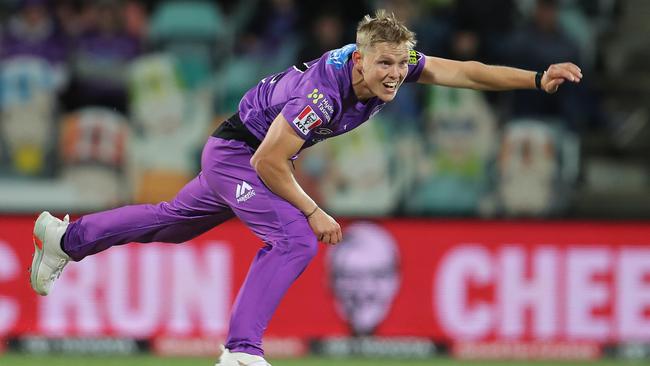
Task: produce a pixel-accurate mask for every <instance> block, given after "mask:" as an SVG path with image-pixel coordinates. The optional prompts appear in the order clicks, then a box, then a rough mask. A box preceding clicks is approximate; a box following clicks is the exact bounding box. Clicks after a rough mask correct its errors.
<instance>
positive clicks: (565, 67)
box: [546, 62, 582, 83]
mask: <svg viewBox="0 0 650 366" xmlns="http://www.w3.org/2000/svg"><path fill="white" fill-rule="evenodd" d="M546 72H547V73H548V76H549V78H550V79H556V78H564V79H566V80H569V81H572V82H574V83H579V82H580V80H582V70H580V68H579V67H578V66H576V65H574V64H572V63H570V62H565V63H561V64H553V65H551V66H549V68H548V70H547V71H546Z"/></svg>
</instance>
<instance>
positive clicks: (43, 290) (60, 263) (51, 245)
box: [29, 211, 70, 296]
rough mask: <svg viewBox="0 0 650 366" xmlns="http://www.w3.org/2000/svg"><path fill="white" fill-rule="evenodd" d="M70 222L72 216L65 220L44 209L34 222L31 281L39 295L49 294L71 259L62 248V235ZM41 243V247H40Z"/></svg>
mask: <svg viewBox="0 0 650 366" xmlns="http://www.w3.org/2000/svg"><path fill="white" fill-rule="evenodd" d="M69 224H70V216H68V215H65V217H64V218H63V221H61V220H59V219H57V218H56V217H54V216H52V215H50V213H49V212H47V211H43V212H42V213H41V214H40V215H39V216H38V219H36V223H35V224H34V257H33V258H32V267H31V268H30V272H31V275H30V277H29V282H30V283H31V285H32V288H33V289H34V291H36V293H38V294H39V295H43V296H45V295H47V294H48V293H49V292H50V288H51V287H52V283H54V281H55V280H56V279H57V278H59V276H60V275H61V272H62V271H63V267H65V265H66V264H68V262H69V261H70V256H68V255H67V254H66V253H65V252H64V251H63V250H62V249H61V237H62V236H63V233H65V231H66V229H67V228H68V225H69ZM39 245H40V247H39Z"/></svg>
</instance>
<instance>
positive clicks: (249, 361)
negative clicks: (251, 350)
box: [214, 345, 271, 366]
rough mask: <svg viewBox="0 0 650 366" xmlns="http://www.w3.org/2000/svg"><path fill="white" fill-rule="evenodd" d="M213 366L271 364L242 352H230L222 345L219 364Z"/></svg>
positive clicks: (265, 365) (261, 358)
mask: <svg viewBox="0 0 650 366" xmlns="http://www.w3.org/2000/svg"><path fill="white" fill-rule="evenodd" d="M214 366H271V364H270V363H268V362H266V360H265V359H264V357H262V356H256V355H249V354H248V353H243V352H230V351H229V350H228V349H227V348H226V347H224V346H223V345H222V346H221V357H220V358H219V363H217V364H215V365H214Z"/></svg>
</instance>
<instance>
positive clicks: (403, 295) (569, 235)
mask: <svg viewBox="0 0 650 366" xmlns="http://www.w3.org/2000/svg"><path fill="white" fill-rule="evenodd" d="M32 220H33V219H32V218H31V217H0V262H1V263H2V265H1V266H0V338H4V337H13V336H24V335H44V336H72V337H75V336H128V337H138V338H140V337H141V338H149V337H155V336H165V337H223V336H224V334H225V332H226V331H227V327H228V314H229V311H230V307H231V304H232V301H233V299H234V298H235V295H236V291H237V289H238V287H239V286H240V284H241V283H242V281H243V279H244V276H245V275H246V272H247V270H248V265H249V263H250V261H251V259H252V258H253V256H254V254H255V252H256V251H257V250H258V249H259V248H260V246H261V242H260V241H259V240H258V239H257V238H256V237H255V236H253V234H251V233H250V232H249V231H248V230H247V229H246V228H245V227H244V226H243V225H242V224H240V223H239V222H237V221H231V222H228V223H226V224H224V225H222V226H220V227H218V228H215V229H214V230H212V231H211V232H209V233H207V234H205V235H203V236H201V237H199V238H196V239H194V240H192V241H191V242H188V243H185V244H180V245H179V244H160V243H151V244H129V245H124V246H120V247H115V248H111V249H109V250H107V251H105V252H102V253H100V254H98V255H95V256H92V257H89V258H86V259H84V260H83V261H81V262H79V263H71V264H70V265H69V266H68V267H66V270H65V272H64V273H63V275H62V276H61V278H60V279H59V280H58V281H57V282H56V283H55V287H54V289H53V291H52V293H51V294H50V295H49V296H47V297H39V296H37V295H35V294H34V293H33V292H32V291H31V289H30V288H29V282H28V281H29V274H28V272H27V268H28V266H29V264H30V262H31V255H32V242H31V229H32V223H33V221H32ZM359 227H362V228H363V230H359ZM344 236H345V239H346V242H344V243H343V244H341V245H340V246H339V247H338V248H344V246H347V248H354V249H349V250H348V249H346V250H341V251H340V252H339V249H336V250H337V253H334V252H331V253H328V251H330V250H331V249H330V248H328V247H326V246H324V245H323V246H322V248H321V250H320V252H319V254H318V256H317V257H316V258H315V259H314V261H313V262H312V264H311V265H310V267H309V268H308V269H307V270H306V271H305V272H304V274H303V275H302V276H301V277H300V278H299V279H298V281H297V282H296V283H295V285H294V286H293V287H292V288H291V289H290V290H289V293H288V294H287V296H286V298H285V299H284V300H283V302H282V303H281V304H280V307H279V309H278V311H277V313H276V315H275V317H274V319H273V320H272V322H271V324H270V326H269V329H268V332H267V335H269V336H273V337H298V338H320V337H332V336H343V335H348V334H350V332H351V329H354V330H355V332H356V333H366V334H369V333H372V334H375V335H378V336H387V337H390V336H416V337H426V338H431V339H435V340H441V341H448V340H454V341H465V342H495V341H500V342H503V341H506V342H528V341H543V342H565V341H570V342H620V341H646V342H647V341H650V225H649V224H647V223H642V222H640V223H606V222H494V221H437V220H386V221H378V222H374V223H365V224H359V223H354V222H347V223H346V224H345V225H344ZM354 241H357V242H363V243H362V244H353V242H354ZM364 250H367V251H366V252H365V254H364ZM351 304H352V305H354V306H351ZM355 309H356V310H355ZM359 309H361V310H362V311H358V310H359Z"/></svg>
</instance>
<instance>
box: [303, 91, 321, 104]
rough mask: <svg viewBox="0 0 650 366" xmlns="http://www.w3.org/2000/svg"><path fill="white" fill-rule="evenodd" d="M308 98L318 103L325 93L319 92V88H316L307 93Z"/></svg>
mask: <svg viewBox="0 0 650 366" xmlns="http://www.w3.org/2000/svg"><path fill="white" fill-rule="evenodd" d="M307 98H309V99H311V102H312V103H314V104H316V103H318V101H319V100H321V99H323V93H319V92H318V89H316V88H314V91H312V92H311V93H309V94H307Z"/></svg>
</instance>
